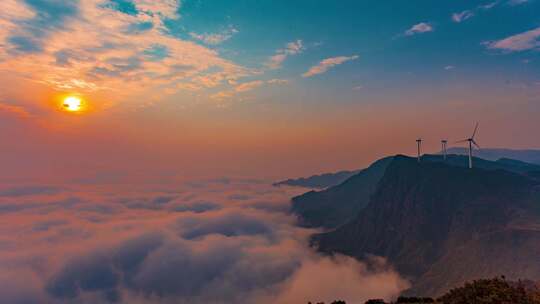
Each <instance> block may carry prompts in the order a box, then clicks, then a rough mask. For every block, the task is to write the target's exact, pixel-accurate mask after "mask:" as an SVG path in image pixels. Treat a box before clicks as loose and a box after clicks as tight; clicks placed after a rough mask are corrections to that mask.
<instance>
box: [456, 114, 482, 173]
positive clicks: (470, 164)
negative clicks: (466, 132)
mask: <svg viewBox="0 0 540 304" xmlns="http://www.w3.org/2000/svg"><path fill="white" fill-rule="evenodd" d="M477 130H478V123H476V126H475V127H474V132H473V134H472V136H471V137H469V138H467V139H464V140H460V141H457V142H456V143H463V142H469V168H470V169H472V165H473V164H472V150H473V145H475V146H476V147H477V148H478V149H480V146H479V145H478V144H477V143H476V141H474V136H475V135H476V131H477Z"/></svg>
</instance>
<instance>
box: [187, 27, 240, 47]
mask: <svg viewBox="0 0 540 304" xmlns="http://www.w3.org/2000/svg"><path fill="white" fill-rule="evenodd" d="M236 33H238V30H237V29H235V28H234V27H230V28H228V29H227V30H224V31H222V32H221V33H214V34H209V33H204V34H197V33H194V32H191V33H189V35H190V36H191V37H193V38H194V39H197V40H199V41H202V42H203V43H205V44H209V45H217V44H221V43H223V42H225V41H227V40H229V39H231V37H232V36H233V35H234V34H236Z"/></svg>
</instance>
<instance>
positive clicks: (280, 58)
mask: <svg viewBox="0 0 540 304" xmlns="http://www.w3.org/2000/svg"><path fill="white" fill-rule="evenodd" d="M304 49H305V47H304V44H303V43H302V40H300V39H299V40H296V41H292V42H289V43H287V45H286V46H285V48H283V49H279V50H277V51H276V54H275V55H273V56H272V57H270V59H269V60H268V62H267V63H266V67H268V68H270V69H278V68H280V67H281V66H282V65H283V62H284V61H285V60H286V59H287V57H289V56H291V55H297V54H300V53H302V52H303V51H304Z"/></svg>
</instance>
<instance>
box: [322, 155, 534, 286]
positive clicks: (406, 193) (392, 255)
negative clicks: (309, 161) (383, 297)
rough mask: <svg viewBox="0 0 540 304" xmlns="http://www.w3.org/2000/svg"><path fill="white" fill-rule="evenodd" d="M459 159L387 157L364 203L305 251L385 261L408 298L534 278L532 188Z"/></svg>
mask: <svg viewBox="0 0 540 304" xmlns="http://www.w3.org/2000/svg"><path fill="white" fill-rule="evenodd" d="M461 158H462V157H459V156H457V157H455V159H453V157H451V158H450V159H449V161H448V162H446V163H443V162H440V161H428V159H429V157H426V158H425V159H424V161H423V162H422V163H420V164H419V163H418V162H417V161H416V159H413V158H409V157H405V156H395V157H393V158H391V159H390V162H389V163H388V164H387V168H386V170H385V172H384V175H383V177H382V178H381V179H380V181H379V182H378V184H377V186H376V189H375V191H374V192H373V194H372V196H371V199H370V201H369V204H367V205H366V206H365V207H364V208H363V209H361V210H360V211H359V213H358V214H357V216H355V218H354V219H352V220H350V221H348V222H347V223H346V224H344V225H342V226H341V227H339V228H337V229H336V230H334V231H331V232H327V233H323V234H317V235H314V236H313V237H312V244H313V245H315V246H317V247H318V249H319V250H320V251H321V252H324V253H327V254H333V253H341V254H345V255H349V256H353V257H355V258H358V259H364V258H366V257H368V256H370V255H377V256H383V257H386V258H387V259H388V260H389V262H391V263H392V264H393V265H394V266H395V267H396V269H397V270H398V271H399V272H400V273H401V274H402V275H405V276H406V277H409V278H410V279H411V280H412V282H413V287H412V289H411V290H410V293H411V294H422V295H426V296H438V295H441V294H442V293H443V292H445V291H447V290H449V289H450V288H453V287H456V286H458V285H459V284H462V283H463V282H465V281H467V280H471V279H476V278H483V277H494V276H498V275H506V276H507V277H509V278H511V279H514V278H530V279H534V280H538V279H540V259H539V258H538V257H540V187H539V182H538V181H537V180H534V179H532V178H530V177H528V176H526V175H525V174H519V173H515V172H510V171H508V170H501V169H498V168H493V169H490V170H486V169H482V168H474V169H468V168H462V167H463V166H461V165H460V164H461V162H462V159H461ZM465 159H466V158H465ZM454 162H455V164H457V165H455V164H454ZM482 163H483V162H481V161H477V162H476V164H477V165H480V164H482ZM484 164H485V165H487V164H489V165H490V166H498V165H501V163H497V162H487V161H486V163H484ZM502 165H506V164H505V163H504V162H503V164H502ZM508 168H515V167H514V166H509V167H508ZM522 171H523V170H520V172H522ZM353 178H354V177H353ZM345 183H347V182H345ZM345 183H344V184H345ZM342 185H343V184H342ZM342 185H340V186H342ZM340 203H341V202H337V201H336V202H335V204H340Z"/></svg>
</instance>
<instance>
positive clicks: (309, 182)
mask: <svg viewBox="0 0 540 304" xmlns="http://www.w3.org/2000/svg"><path fill="white" fill-rule="evenodd" d="M359 171H360V170H356V171H339V172H335V173H324V174H319V175H313V176H309V177H300V178H290V179H287V180H283V181H279V182H276V183H274V184H273V185H274V186H295V187H305V188H313V189H323V188H327V187H330V186H334V185H337V184H340V183H342V182H344V181H345V180H346V179H348V178H349V177H351V176H353V175H355V174H356V173H358V172H359Z"/></svg>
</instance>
